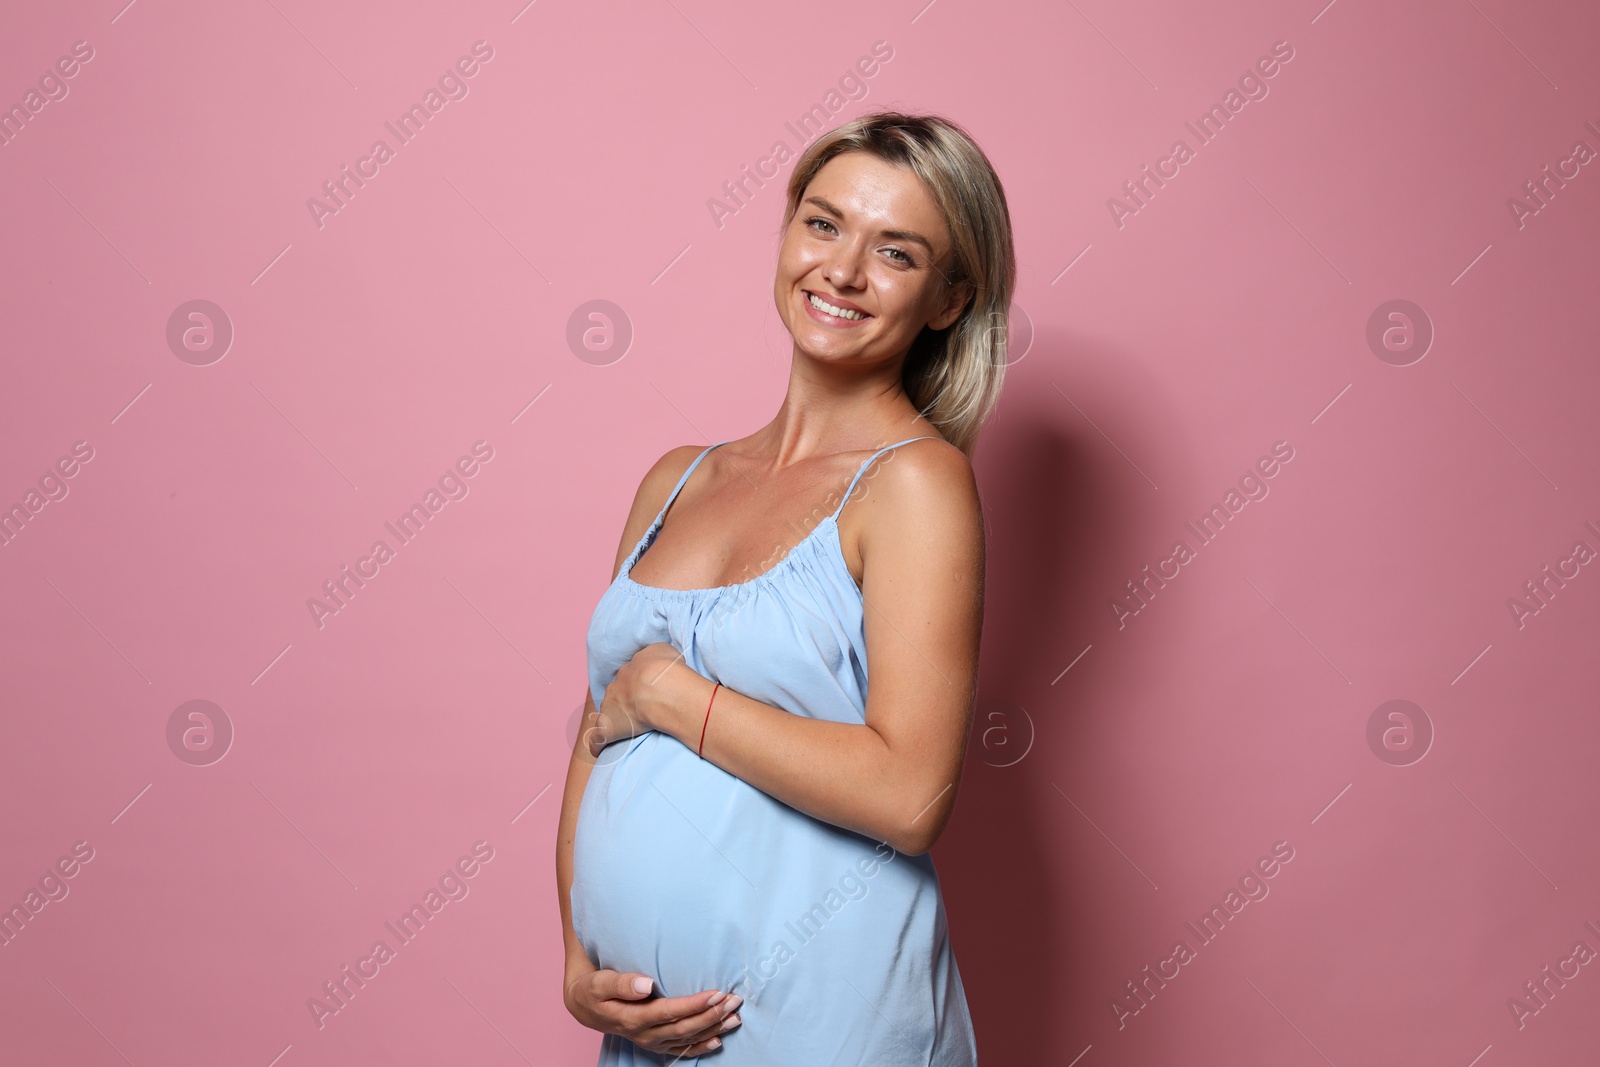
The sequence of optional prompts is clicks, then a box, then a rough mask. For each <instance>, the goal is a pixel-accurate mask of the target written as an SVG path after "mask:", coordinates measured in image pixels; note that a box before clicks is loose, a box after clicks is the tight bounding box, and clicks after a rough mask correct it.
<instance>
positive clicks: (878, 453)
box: [691, 435, 934, 521]
mask: <svg viewBox="0 0 1600 1067" xmlns="http://www.w3.org/2000/svg"><path fill="white" fill-rule="evenodd" d="M933 439H934V438H933V437H932V436H931V435H929V436H924V437H908V438H906V439H905V440H904V441H896V442H895V443H894V444H892V445H884V446H883V447H882V448H880V449H878V450H877V451H876V452H874V453H873V454H872V455H870V456H868V457H867V461H866V462H865V463H863V464H862V465H861V466H860V467H859V468H857V469H856V476H855V477H854V478H851V479H850V488H848V489H846V490H845V491H844V499H843V500H840V501H839V506H838V507H837V508H834V509H833V518H834V520H835V521H838V518H839V513H840V512H841V511H843V510H844V506H845V505H846V504H848V503H849V502H850V494H851V493H853V492H855V488H856V483H857V482H859V481H860V480H861V476H862V475H863V474H865V473H866V472H867V468H868V467H870V466H872V461H873V460H875V459H877V458H878V457H879V456H881V455H883V454H884V453H885V452H887V451H889V449H891V448H899V447H900V446H901V445H908V444H910V443H911V442H912V441H932V440H933ZM691 469H692V468H691Z"/></svg>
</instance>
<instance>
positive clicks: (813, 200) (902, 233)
mask: <svg viewBox="0 0 1600 1067" xmlns="http://www.w3.org/2000/svg"><path fill="white" fill-rule="evenodd" d="M804 202H805V203H807V204H815V205H817V206H818V207H820V208H821V209H822V210H824V211H826V212H828V213H830V214H832V215H837V216H838V217H839V218H841V219H842V218H844V212H842V211H840V210H839V209H838V208H836V207H834V206H833V205H832V204H830V203H828V201H826V200H824V199H823V198H822V197H820V196H808V197H806V198H805V201H804ZM878 233H879V235H880V236H882V237H892V238H894V239H895V240H897V241H915V242H916V243H917V244H919V245H921V246H922V247H923V248H926V249H927V250H928V255H930V256H931V255H933V254H934V251H933V245H932V244H931V243H929V241H928V239H927V238H926V237H924V236H922V234H920V233H917V232H916V231H914V230H879V231H878Z"/></svg>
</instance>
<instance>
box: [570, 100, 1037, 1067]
mask: <svg viewBox="0 0 1600 1067" xmlns="http://www.w3.org/2000/svg"><path fill="white" fill-rule="evenodd" d="M1015 274H1016V265H1015V258H1014V254H1013V251H1012V242H1011V223H1010V216H1009V213H1008V211H1007V207H1006V201H1005V194H1004V191H1003V190H1002V188H1001V186H1000V182H999V179H998V178H997V177H996V175H995V173H994V170H993V168H992V167H991V166H990V164H989V161H988V160H987V159H986V158H985V156H984V154H983V153H982V151H980V150H979V148H978V147H977V145H976V144H974V143H973V141H972V140H971V138H970V137H969V136H968V135H967V134H966V133H965V132H964V131H963V130H962V129H961V128H960V127H958V126H956V125H954V124H953V123H950V122H948V121H946V120H943V119H939V118H936V117H933V116H910V115H903V114H898V113H879V114H870V115H867V116H864V117H863V118H860V119H858V120H856V121H854V122H851V123H849V124H847V125H845V126H842V127H840V128H839V129H836V130H834V131H832V132H830V133H828V134H825V135H823V136H822V137H820V138H818V139H817V140H816V141H815V142H813V143H812V144H811V145H810V146H809V147H808V148H807V149H806V151H805V152H804V153H803V154H802V155H801V156H800V158H799V159H798V160H797V161H796V163H795V168H794V173H793V174H792V176H791V177H790V179H789V183H788V203H787V208H786V211H785V214H784V221H783V226H782V235H781V243H780V247H779V250H778V258H777V266H776V270H775V275H774V282H773V297H774V299H775V301H776V303H777V308H778V314H779V315H780V316H781V317H782V319H783V324H784V326H785V327H786V328H787V329H788V332H789V334H790V335H791V337H792V338H793V340H794V348H793V354H792V361H791V367H790V373H789V385H788V392H787V395H786V396H785V397H784V400H783V404H782V406H781V407H780V408H779V409H778V412H777V414H776V416H775V417H774V418H773V419H772V421H770V422H769V423H767V424H766V425H765V426H764V427H762V428H761V429H759V430H757V431H756V432H755V433H753V434H751V435H750V436H748V437H744V438H740V439H737V440H727V441H721V442H718V443H717V444H713V445H711V446H710V447H708V448H702V447H699V446H687V447H683V448H677V449H674V450H672V451H670V452H668V453H667V454H666V455H665V456H663V457H662V458H661V459H660V460H659V461H658V462H657V463H656V464H655V466H654V467H652V468H651V470H650V472H649V473H648V474H647V475H646V476H645V478H644V480H643V482H642V484H641V485H640V486H639V490H638V493H637V495H636V496H635V498H634V501H633V508H632V511H631V513H630V515H629V517H628V521H627V524H626V527H625V528H624V530H623V536H622V543H621V545H620V547H619V548H618V551H617V563H616V571H615V572H614V578H613V581H612V584H611V585H610V587H609V588H607V589H606V591H605V593H604V594H603V595H602V596H601V598H600V602H599V605H598V606H597V607H596V608H595V612H594V616H593V618H592V620H591V622H590V627H589V632H588V655H589V696H588V700H587V703H586V705H585V709H584V710H585V715H584V729H583V731H581V732H580V737H579V741H578V744H577V745H576V746H575V748H574V751H573V754H572V761H571V764H570V766H569V770H568V773H567V781H566V793H565V796H564V798H563V801H562V808H561V821H560V828H559V833H558V839H557V845H556V882H557V888H558V893H559V897H560V903H561V913H562V922H563V924H564V926H565V932H566V951H567V963H566V975H565V983H566V993H565V1002H566V1006H567V1009H568V1011H570V1012H571V1013H572V1015H573V1016H574V1017H575V1018H577V1019H578V1021H579V1022H581V1023H583V1024H584V1025H585V1026H588V1027H591V1028H593V1029H595V1030H598V1031H600V1032H602V1033H603V1034H604V1035H605V1036H604V1038H603V1040H602V1042H601V1046H600V1059H599V1063H600V1064H602V1065H620V1064H668V1063H673V1062H675V1061H676V1060H678V1059H680V1058H682V1057H684V1056H699V1055H701V1054H705V1053H711V1054H712V1055H714V1056H715V1057H716V1059H717V1061H718V1062H720V1063H722V1064H725V1065H727V1067H756V1065H760V1067H828V1065H842V1064H863V1065H872V1067H898V1065H906V1067H911V1065H916V1067H970V1065H973V1064H976V1063H977V1051H976V1047H975V1043H974V1039H973V1031H972V1021H971V1017H970V1016H969V1014H968V1011H967V1002H966V996H965V993H964V992H963V989H962V984H961V975H960V972H959V971H958V969H957V967H956V960H955V956H954V953H953V951H952V949H951V946H950V941H949V937H948V934H947V929H946V924H945V913H944V904H943V900H942V898H941V895H940V890H939V880H938V877H937V875H936V874H935V872H934V867H933V861H932V858H931V857H930V856H929V855H928V850H929V849H930V848H931V847H932V846H933V843H934V842H935V840H937V839H938V837H939V835H940V833H941V832H942V830H943V829H944V827H945V824H946V823H947V822H948V821H949V819H950V816H951V812H952V810H953V808H954V805H955V800H956V794H957V786H958V783H959V781H960V777H961V767H962V762H963V756H964V753H965V748H966V739H967V734H968V730H969V727H970V723H971V715H972V705H973V700H974V697H975V693H976V687H977V666H978V641H979V632H980V630H981V628H982V618H983V573H984V556H983V553H984V538H983V523H982V514H981V511H980V508H979V502H978V494H977V490H976V486H975V482H974V478H973V472H972V466H971V456H972V452H973V449H974V447H975V445H976V441H977V436H978V432H979V430H980V429H981V428H982V426H983V424H984V423H985V421H986V420H987V419H988V417H989V415H990V413H991V412H992V411H993V408H994V406H995V403H996V402H997V400H998V398H999V391H1000V385H1001V380H1002V376H1003V373H1004V369H1005V363H1006V349H1005V339H1006V326H1007V312H1008V309H1009V307H1010V302H1011V292H1012V288H1013V285H1014V281H1015ZM869 677H870V678H871V686H870V689H869V686H868V678H869Z"/></svg>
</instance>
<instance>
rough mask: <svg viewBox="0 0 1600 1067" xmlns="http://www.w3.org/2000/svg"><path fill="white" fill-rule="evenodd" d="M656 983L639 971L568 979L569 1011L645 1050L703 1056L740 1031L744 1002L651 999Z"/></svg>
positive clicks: (722, 996)
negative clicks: (725, 1035) (727, 1035)
mask: <svg viewBox="0 0 1600 1067" xmlns="http://www.w3.org/2000/svg"><path fill="white" fill-rule="evenodd" d="M654 988H655V980H654V979H652V978H651V977H650V976H649V975H647V974H640V973H639V972H637V971H612V970H588V971H584V972H582V973H580V974H578V975H576V976H573V977H568V979H567V991H566V997H565V999H566V1004H567V1011H569V1012H571V1013H572V1017H573V1018H574V1019H577V1020H578V1021H579V1022H580V1023H582V1024H583V1025H584V1026H587V1027H588V1028H589V1029H591V1030H598V1031H600V1032H601V1033H603V1034H620V1035H621V1036H623V1037H625V1038H627V1039H628V1040H629V1041H632V1042H633V1043H634V1044H636V1045H638V1046H639V1047H640V1048H642V1049H646V1050H648V1051H650V1052H663V1053H667V1054H669V1055H672V1056H698V1055H700V1054H701V1053H704V1052H710V1051H712V1050H713V1049H716V1048H719V1047H721V1045H722V1039H721V1038H720V1037H718V1036H717V1035H718V1034H721V1033H723V1032H725V1031H727V1030H731V1029H733V1027H735V1026H738V1025H739V1022H740V1019H739V1016H738V1015H736V1014H734V1013H735V1012H736V1011H738V1009H739V1005H740V1004H742V1003H744V998H743V997H741V996H739V995H738V994H731V995H730V994H728V993H724V992H722V991H721V990H711V989H708V990H704V991H702V992H699V993H694V994H692V995H690V996H686V997H657V998H655V999H654V1000H651V999H648V998H649V997H650V992H651V990H652V989H654Z"/></svg>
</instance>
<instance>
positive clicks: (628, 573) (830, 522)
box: [613, 509, 861, 600]
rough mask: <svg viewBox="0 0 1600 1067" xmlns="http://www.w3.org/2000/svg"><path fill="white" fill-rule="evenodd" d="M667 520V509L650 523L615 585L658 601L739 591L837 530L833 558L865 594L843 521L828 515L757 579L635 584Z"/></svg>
mask: <svg viewBox="0 0 1600 1067" xmlns="http://www.w3.org/2000/svg"><path fill="white" fill-rule="evenodd" d="M665 518H666V510H665V509H662V513H661V514H660V515H658V516H657V517H656V521H655V522H652V523H651V524H650V528H649V529H648V530H646V531H645V532H644V536H643V537H641V538H639V543H638V544H637V545H635V546H633V552H632V553H631V554H630V555H629V556H628V558H627V560H626V561H625V562H624V563H623V565H622V570H621V571H619V572H618V573H617V580H616V582H615V583H613V584H620V585H624V586H626V587H627V588H628V589H629V590H630V591H632V592H635V593H638V594H640V595H643V596H646V597H649V598H651V599H654V600H684V599H690V598H693V597H697V596H704V595H706V594H708V593H726V592H729V591H731V590H735V589H747V588H749V587H751V586H754V585H759V584H761V583H763V582H767V581H771V580H772V579H773V578H775V577H777V576H778V574H779V573H781V572H782V571H783V570H784V568H786V567H788V566H789V565H790V564H791V563H793V561H794V558H795V553H797V552H799V551H800V550H801V549H802V548H805V547H806V546H807V545H808V544H810V543H811V542H812V541H813V540H815V539H816V538H817V536H818V535H819V534H821V533H822V532H823V530H825V529H830V528H831V529H832V530H833V531H834V545H835V546H836V548H837V551H835V552H832V553H829V555H831V556H832V558H834V559H836V560H838V562H839V567H840V569H841V570H843V571H844V577H845V581H847V582H849V583H850V588H851V589H853V590H855V592H856V595H857V596H860V595H861V587H860V586H858V585H856V579H855V575H853V574H851V573H850V568H849V566H848V565H847V564H846V563H845V561H844V546H843V544H842V543H840V541H839V539H838V532H839V522H838V516H837V515H829V516H826V517H825V518H824V519H823V520H822V521H821V522H819V523H817V525H816V528H815V529H813V530H812V531H811V532H810V533H808V534H806V535H805V536H804V537H802V538H801V539H800V540H799V541H797V542H795V545H794V547H793V548H791V549H789V551H788V552H786V553H784V556H783V558H782V559H780V560H779V561H778V562H777V563H774V564H773V565H772V566H771V567H768V568H767V569H766V570H764V571H762V572H761V573H760V574H758V575H756V576H755V577H754V578H747V579H745V580H744V581H742V582H731V583H729V584H727V585H705V586H699V587H697V588H694V589H668V588H667V587H666V586H661V585H645V584H644V583H642V582H639V581H635V580H634V578H633V565H634V564H635V563H637V562H638V561H639V557H640V556H642V555H644V553H645V550H646V549H648V548H649V547H650V544H651V542H653V541H654V539H655V536H656V534H657V533H658V532H660V529H661V525H662V522H663V520H664V519H665Z"/></svg>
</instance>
